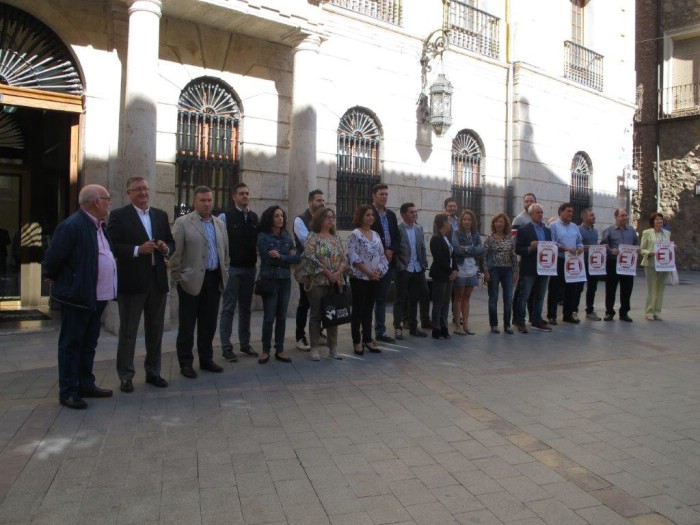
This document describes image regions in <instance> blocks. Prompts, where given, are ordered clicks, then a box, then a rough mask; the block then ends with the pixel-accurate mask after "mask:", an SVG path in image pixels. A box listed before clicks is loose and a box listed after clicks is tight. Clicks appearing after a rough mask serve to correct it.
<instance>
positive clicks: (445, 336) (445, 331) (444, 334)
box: [440, 326, 452, 339]
mask: <svg viewBox="0 0 700 525" xmlns="http://www.w3.org/2000/svg"><path fill="white" fill-rule="evenodd" d="M440 337H442V338H443V339H452V336H451V335H450V331H449V330H448V329H447V327H446V326H443V327H442V328H440Z"/></svg>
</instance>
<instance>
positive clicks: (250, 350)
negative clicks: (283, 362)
mask: <svg viewBox="0 0 700 525" xmlns="http://www.w3.org/2000/svg"><path fill="white" fill-rule="evenodd" d="M241 353H242V354H245V355H247V356H248V357H258V353H257V352H256V351H255V350H253V348H252V347H251V346H244V347H243V348H241Z"/></svg>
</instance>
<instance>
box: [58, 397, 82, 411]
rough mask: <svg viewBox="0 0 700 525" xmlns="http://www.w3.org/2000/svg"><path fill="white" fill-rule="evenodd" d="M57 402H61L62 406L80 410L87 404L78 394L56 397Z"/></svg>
mask: <svg viewBox="0 0 700 525" xmlns="http://www.w3.org/2000/svg"><path fill="white" fill-rule="evenodd" d="M58 402H59V403H61V404H62V405H63V406H64V407H68V408H75V409H77V410H81V409H83V408H87V407H88V404H87V403H86V402H85V400H84V399H82V398H80V397H78V396H68V397H61V398H59V399H58Z"/></svg>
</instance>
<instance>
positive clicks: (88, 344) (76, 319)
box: [58, 301, 107, 398]
mask: <svg viewBox="0 0 700 525" xmlns="http://www.w3.org/2000/svg"><path fill="white" fill-rule="evenodd" d="M106 306H107V301H97V305H96V309H95V310H88V309H84V308H73V307H72V306H66V305H62V307H61V333H60V334H59V336H58V388H59V393H58V395H59V396H60V397H62V398H66V397H70V396H77V395H78V391H79V390H82V391H86V390H87V391H90V390H93V389H94V388H95V376H94V375H93V374H92V365H93V364H94V362H95V349H96V348H97V339H98V338H99V337H100V320H101V319H102V312H104V309H105V307H106Z"/></svg>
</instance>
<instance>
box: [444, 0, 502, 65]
mask: <svg viewBox="0 0 700 525" xmlns="http://www.w3.org/2000/svg"><path fill="white" fill-rule="evenodd" d="M498 23H499V19H498V18H497V17H495V16H493V15H490V14H488V13H486V12H485V11H481V10H479V9H476V8H475V7H472V6H470V5H468V4H466V3H465V2H462V1H460V0H452V2H451V3H450V36H449V40H450V44H452V45H455V46H457V47H463V48H464V49H468V50H469V51H474V52H475V53H480V54H482V55H484V56H487V57H491V58H498V51H499V40H498Z"/></svg>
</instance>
